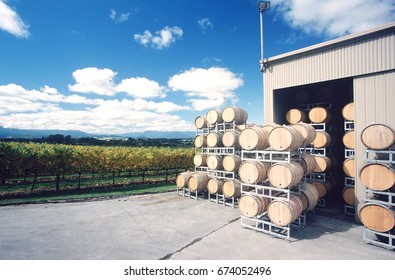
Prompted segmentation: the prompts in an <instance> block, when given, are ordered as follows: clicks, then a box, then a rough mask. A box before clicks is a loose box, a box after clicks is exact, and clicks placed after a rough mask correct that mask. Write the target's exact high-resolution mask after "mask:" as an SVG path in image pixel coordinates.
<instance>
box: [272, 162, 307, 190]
mask: <svg viewBox="0 0 395 280" xmlns="http://www.w3.org/2000/svg"><path fill="white" fill-rule="evenodd" d="M303 175H304V171H303V167H302V166H301V165H300V163H299V162H296V161H291V162H289V163H287V162H278V163H275V164H273V165H271V166H270V168H269V173H268V178H269V181H270V183H271V184H272V185H273V186H274V187H276V188H280V189H287V188H289V187H292V186H294V185H296V184H297V183H299V182H300V180H301V179H302V178H303Z"/></svg>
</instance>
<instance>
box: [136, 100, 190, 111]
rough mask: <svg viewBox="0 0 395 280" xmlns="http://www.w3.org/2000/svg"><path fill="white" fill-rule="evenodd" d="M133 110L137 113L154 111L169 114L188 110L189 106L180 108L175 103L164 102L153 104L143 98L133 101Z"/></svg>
mask: <svg viewBox="0 0 395 280" xmlns="http://www.w3.org/2000/svg"><path fill="white" fill-rule="evenodd" d="M130 106H131V108H133V109H134V110H137V111H146V110H148V111H154V112H157V113H169V112H174V111H181V110H188V109H189V107H187V106H180V105H177V104H174V103H173V102H168V101H163V102H153V101H147V100H144V99H141V98H138V99H135V100H133V101H131V104H130Z"/></svg>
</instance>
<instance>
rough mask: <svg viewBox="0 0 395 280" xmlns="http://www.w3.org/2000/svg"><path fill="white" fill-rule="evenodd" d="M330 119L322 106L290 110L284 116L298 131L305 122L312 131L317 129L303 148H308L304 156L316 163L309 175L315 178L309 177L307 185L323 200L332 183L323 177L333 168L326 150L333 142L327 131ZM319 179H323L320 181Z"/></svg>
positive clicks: (327, 111)
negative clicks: (311, 186)
mask: <svg viewBox="0 0 395 280" xmlns="http://www.w3.org/2000/svg"><path fill="white" fill-rule="evenodd" d="M331 118H332V116H331V113H330V111H329V109H327V108H325V107H323V106H315V107H312V108H310V109H306V110H302V109H297V108H292V109H290V110H288V112H287V114H286V119H287V122H288V123H289V124H291V126H293V127H295V128H299V130H300V128H301V125H302V124H304V123H305V122H309V123H308V124H309V125H311V126H312V127H313V128H314V129H315V126H316V127H317V129H315V133H310V134H309V135H310V137H307V139H306V140H305V143H304V147H305V148H309V149H307V150H308V152H306V154H309V157H311V158H313V159H314V160H315V162H316V164H315V168H314V169H313V170H312V172H310V173H314V174H316V175H317V176H314V177H312V176H310V178H312V179H309V183H310V184H312V185H314V186H315V187H316V188H317V190H318V192H319V198H320V199H325V198H326V197H327V196H328V195H329V194H330V193H331V192H332V183H331V181H329V180H327V179H326V178H327V176H324V175H326V173H327V172H329V171H330V169H331V167H332V166H333V160H332V158H331V157H330V156H329V153H328V150H327V148H328V147H329V146H330V145H331V144H332V142H333V139H332V136H331V134H330V133H329V132H328V129H327V124H328V122H329V121H330V120H331ZM310 173H309V174H310ZM317 178H319V179H317ZM321 178H323V179H322V180H321Z"/></svg>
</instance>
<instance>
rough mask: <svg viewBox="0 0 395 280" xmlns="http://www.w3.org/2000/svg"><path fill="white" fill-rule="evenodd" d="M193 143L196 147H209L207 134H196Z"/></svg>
mask: <svg viewBox="0 0 395 280" xmlns="http://www.w3.org/2000/svg"><path fill="white" fill-rule="evenodd" d="M193 144H194V145H195V147H196V148H202V147H207V136H206V135H201V134H199V135H196V136H195V139H194V140H193Z"/></svg>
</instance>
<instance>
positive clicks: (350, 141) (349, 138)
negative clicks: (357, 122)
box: [343, 130, 355, 149]
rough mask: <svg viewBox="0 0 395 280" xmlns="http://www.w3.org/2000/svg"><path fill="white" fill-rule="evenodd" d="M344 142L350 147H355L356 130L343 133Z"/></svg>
mask: <svg viewBox="0 0 395 280" xmlns="http://www.w3.org/2000/svg"><path fill="white" fill-rule="evenodd" d="M343 144H344V146H345V147H346V148H348V149H355V132H354V130H350V131H347V132H346V133H345V134H344V135H343Z"/></svg>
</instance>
